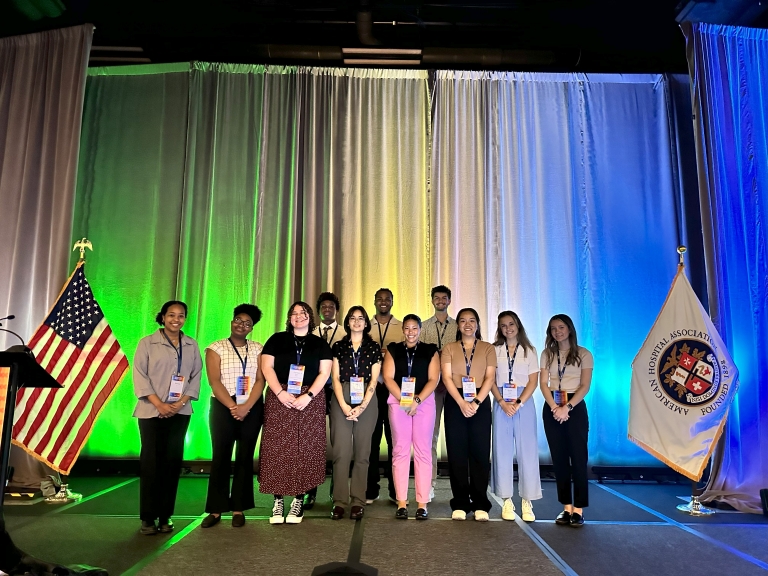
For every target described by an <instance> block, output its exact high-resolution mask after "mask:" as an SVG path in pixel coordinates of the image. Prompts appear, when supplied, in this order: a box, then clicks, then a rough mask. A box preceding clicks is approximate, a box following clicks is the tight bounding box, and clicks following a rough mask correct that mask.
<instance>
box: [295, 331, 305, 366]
mask: <svg viewBox="0 0 768 576" xmlns="http://www.w3.org/2000/svg"><path fill="white" fill-rule="evenodd" d="M293 342H294V343H295V344H296V364H297V365H299V366H301V353H302V352H304V344H305V342H302V343H301V347H299V339H298V338H296V336H294V337H293Z"/></svg>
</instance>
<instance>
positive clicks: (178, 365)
mask: <svg viewBox="0 0 768 576" xmlns="http://www.w3.org/2000/svg"><path fill="white" fill-rule="evenodd" d="M160 332H162V334H163V338H165V340H166V342H168V344H170V346H171V348H173V351H174V352H176V374H177V375H179V376H181V357H182V354H183V352H182V343H181V339H182V337H183V336H184V334H183V333H182V332H181V331H179V348H178V350H177V349H176V346H174V345H173V343H172V342H171V339H170V338H168V335H167V334H166V333H165V330H160Z"/></svg>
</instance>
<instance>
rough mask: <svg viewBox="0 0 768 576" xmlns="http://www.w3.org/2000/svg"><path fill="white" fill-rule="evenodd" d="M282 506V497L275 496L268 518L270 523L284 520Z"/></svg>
mask: <svg viewBox="0 0 768 576" xmlns="http://www.w3.org/2000/svg"><path fill="white" fill-rule="evenodd" d="M284 507H285V504H284V503H283V499H282V498H275V504H274V505H273V506H272V516H271V517H270V518H269V523H270V524H282V523H283V522H285V518H283V509H284Z"/></svg>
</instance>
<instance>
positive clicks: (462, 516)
mask: <svg viewBox="0 0 768 576" xmlns="http://www.w3.org/2000/svg"><path fill="white" fill-rule="evenodd" d="M466 519H467V513H466V512H464V510H454V511H453V514H451V520H466Z"/></svg>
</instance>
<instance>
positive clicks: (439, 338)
mask: <svg viewBox="0 0 768 576" xmlns="http://www.w3.org/2000/svg"><path fill="white" fill-rule="evenodd" d="M438 324H440V321H439V320H438V319H437V318H435V332H436V333H437V349H438V350H442V349H443V338H445V331H446V330H448V318H446V319H445V325H444V326H443V334H442V336H441V335H440V330H439V329H438V327H437V325H438Z"/></svg>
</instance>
